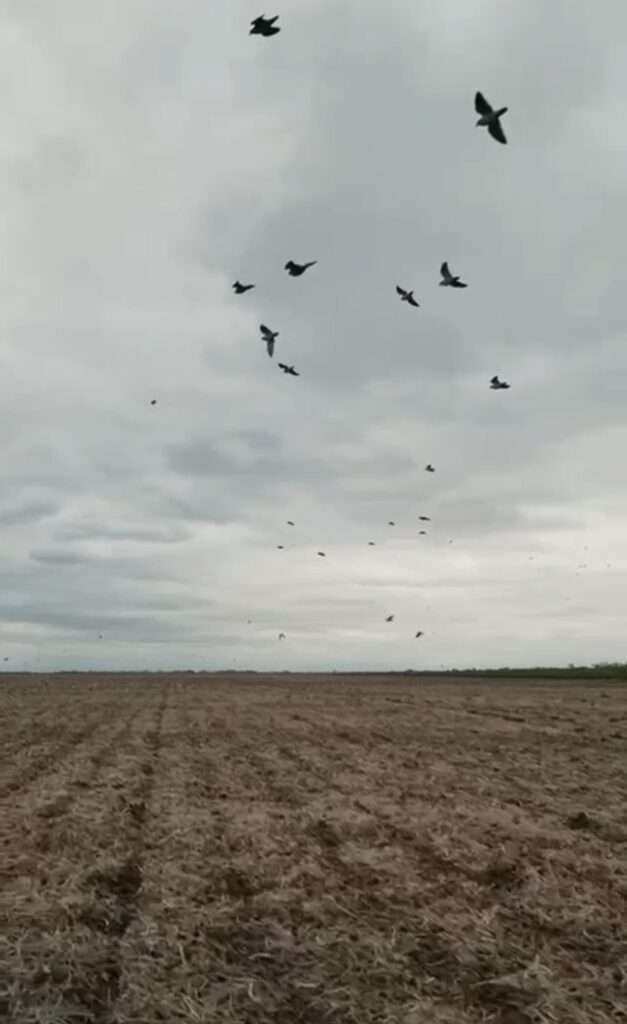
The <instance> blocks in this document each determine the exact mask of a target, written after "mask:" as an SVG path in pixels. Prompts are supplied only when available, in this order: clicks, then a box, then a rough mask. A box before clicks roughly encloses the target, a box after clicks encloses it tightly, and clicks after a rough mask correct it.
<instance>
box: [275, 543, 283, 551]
mask: <svg viewBox="0 0 627 1024" xmlns="http://www.w3.org/2000/svg"><path fill="white" fill-rule="evenodd" d="M276 547H277V551H283V548H284V545H283V544H277V546H276Z"/></svg>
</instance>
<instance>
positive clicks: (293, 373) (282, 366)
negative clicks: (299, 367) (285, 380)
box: [279, 363, 300, 377]
mask: <svg viewBox="0 0 627 1024" xmlns="http://www.w3.org/2000/svg"><path fill="white" fill-rule="evenodd" d="M279 369H280V370H283V373H289V374H291V376H292V377H300V373H298V372H297V371H296V370H295V369H294V367H293V366H288V365H287V363H279Z"/></svg>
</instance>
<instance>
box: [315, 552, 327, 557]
mask: <svg viewBox="0 0 627 1024" xmlns="http://www.w3.org/2000/svg"><path fill="white" fill-rule="evenodd" d="M317 554H318V555H320V558H326V557H327V556H326V555H325V553H324V551H318V552H317Z"/></svg>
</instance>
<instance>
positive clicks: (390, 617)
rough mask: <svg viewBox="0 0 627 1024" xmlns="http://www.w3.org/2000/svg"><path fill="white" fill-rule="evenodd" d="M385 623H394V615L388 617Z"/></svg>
mask: <svg viewBox="0 0 627 1024" xmlns="http://www.w3.org/2000/svg"><path fill="white" fill-rule="evenodd" d="M385 621H386V622H394V616H393V615H388V617H387V619H386V620H385Z"/></svg>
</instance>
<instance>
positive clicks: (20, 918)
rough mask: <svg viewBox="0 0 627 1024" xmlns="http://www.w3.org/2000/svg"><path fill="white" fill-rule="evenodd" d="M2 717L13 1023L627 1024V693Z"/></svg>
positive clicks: (1, 824) (40, 695)
mask: <svg viewBox="0 0 627 1024" xmlns="http://www.w3.org/2000/svg"><path fill="white" fill-rule="evenodd" d="M0 694H1V695H2V702H1V703H0V1020H1V1021H7V1022H11V1024H14V1022H19V1024H160V1022H164V1024H176V1022H182V1021H189V1022H203V1024H204V1022H224V1024H235V1022H237V1024H266V1022H267V1024H340V1022H342V1024H345V1022H350V1024H423V1022H425V1024H471V1022H483V1024H489V1022H494V1024H541V1022H546V1024H609V1022H619V1021H627V861H626V854H627V800H626V794H627V750H626V748H625V742H624V740H623V739H621V736H623V735H625V734H626V733H625V725H626V724H627V688H626V687H625V686H624V685H622V684H616V685H611V684H608V683H607V682H606V681H605V682H604V683H602V684H600V683H597V684H595V683H593V682H588V681H586V682H576V681H575V682H570V683H568V684H565V683H556V682H554V681H553V682H548V681H547V682H546V683H543V682H542V681H541V680H535V679H534V681H533V682H525V681H524V680H516V681H515V682H511V681H508V682H507V683H503V682H499V681H492V680H490V681H487V680H482V679H481V678H479V677H477V676H473V677H472V679H463V678H461V677H458V678H456V679H455V680H454V681H449V680H446V681H443V680H442V679H435V678H434V679H430V678H428V677H420V678H403V677H402V676H388V677H386V676H376V675H373V676H363V677H360V676H357V675H355V676H322V675H320V676H314V675H292V676H282V675H274V676H273V675H263V674H256V673H250V674H244V673H241V674H230V673H229V674H227V673H224V674H209V673H207V674H204V673H184V672H181V673H171V674H165V673H159V674H155V675H149V674H135V675H133V674H129V675H122V674H118V675H115V674H101V675H98V674H94V673H89V674H85V675H81V674H80V673H68V674H66V675H55V676H45V677H44V676H42V677H36V676H29V675H23V676H18V675H15V676H10V675H5V676H4V677H3V680H2V683H1V684H0ZM610 722H611V723H612V724H611V725H610V724H609V723H610ZM617 723H619V725H620V728H617Z"/></svg>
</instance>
